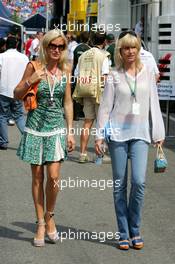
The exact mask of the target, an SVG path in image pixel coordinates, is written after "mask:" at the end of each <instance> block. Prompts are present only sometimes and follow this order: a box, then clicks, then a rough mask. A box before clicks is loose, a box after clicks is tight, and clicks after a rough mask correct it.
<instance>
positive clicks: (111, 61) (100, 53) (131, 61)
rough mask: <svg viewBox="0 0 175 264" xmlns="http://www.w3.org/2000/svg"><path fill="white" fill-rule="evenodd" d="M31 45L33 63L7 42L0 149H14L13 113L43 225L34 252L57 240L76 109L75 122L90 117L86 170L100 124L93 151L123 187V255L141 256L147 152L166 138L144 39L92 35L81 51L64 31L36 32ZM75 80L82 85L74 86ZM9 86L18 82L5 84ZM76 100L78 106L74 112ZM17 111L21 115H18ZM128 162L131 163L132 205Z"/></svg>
mask: <svg viewBox="0 0 175 264" xmlns="http://www.w3.org/2000/svg"><path fill="white" fill-rule="evenodd" d="M29 44H30V45H28V46H27V47H28V48H27V52H28V53H27V56H28V57H27V56H26V55H24V54H20V52H18V51H17V50H16V48H15V47H16V45H17V41H16V39H15V37H14V36H11V37H9V38H7V41H6V49H7V51H4V50H3V49H4V48H5V43H4V42H2V54H0V73H1V75H0V76H1V77H0V121H1V122H0V148H1V150H6V149H7V145H8V138H7V120H8V115H9V112H10V113H11V114H12V115H13V116H14V119H15V121H16V123H17V125H18V127H19V129H20V131H21V133H22V137H21V141H20V144H19V147H18V150H17V155H18V156H19V158H20V159H21V160H23V161H25V162H28V163H29V164H30V165H31V171H32V194H33V201H34V206H35V211H36V218H37V230H36V235H35V237H34V241H33V244H34V246H36V247H41V246H44V245H45V234H47V236H48V238H49V240H50V241H51V242H52V243H56V241H57V240H58V233H57V230H56V225H55V221H54V218H53V216H54V209H55V204H56V198H57V194H58V184H57V183H58V182H59V179H60V168H61V164H62V161H63V160H64V159H65V158H66V157H67V153H68V152H71V151H73V150H74V149H75V139H74V135H73V133H72V131H73V108H74V109H76V111H75V113H76V115H77V116H76V119H77V117H79V116H78V115H79V114H81V113H82V112H83V114H84V123H83V129H82V130H81V137H80V157H79V162H80V163H81V164H82V163H85V162H88V161H89V157H88V140H89V135H90V130H91V128H92V125H93V123H94V121H96V132H97V133H96V136H95V140H94V141H95V150H94V151H95V152H96V154H97V156H104V154H105V153H104V145H106V148H108V151H109V154H110V157H111V164H112V171H113V181H114V182H116V180H117V181H119V182H120V185H119V186H117V187H116V186H115V184H114V190H113V196H114V205H115V212H116V219H117V225H118V231H119V233H120V240H119V242H118V247H119V249H121V250H128V249H129V247H130V243H131V244H132V247H133V248H134V249H141V248H143V246H144V241H143V238H142V235H141V230H140V228H141V218H142V207H143V201H144V191H145V181H146V168H147V158H148V148H149V145H150V143H151V140H152V141H153V143H154V144H155V145H156V146H158V145H159V146H161V145H162V144H163V141H164V138H165V131H164V124H163V119H162V115H161V110H160V106H159V99H158V94H157V87H156V82H157V81H158V74H159V72H158V69H157V66H156V63H155V61H154V58H153V56H152V55H151V54H150V53H145V52H144V51H143V50H141V39H140V37H139V36H138V35H137V34H136V33H135V32H134V31H132V30H131V31H130V30H128V31H124V32H121V33H120V35H119V37H118V38H117V39H116V40H115V37H114V36H113V35H112V34H107V35H106V33H104V32H100V31H97V32H94V33H93V34H89V33H88V32H82V33H81V35H80V43H78V42H77V41H76V36H74V35H72V34H71V33H68V34H67V35H66V36H65V35H64V34H63V33H62V32H61V31H60V30H59V29H53V30H50V31H48V32H47V33H46V34H45V35H43V33H42V32H37V34H36V36H35V37H34V38H32V39H31V40H30V43H29ZM29 59H30V61H29ZM16 61H18V63H16ZM148 61H149V62H148ZM14 63H15V66H14ZM147 64H149V67H148V66H147ZM17 65H18V66H17ZM11 67H12V68H13V70H11ZM14 67H15V72H14ZM17 67H18V68H17ZM70 76H71V77H72V76H74V77H75V78H73V80H74V81H73V82H72V81H71V80H72V78H70ZM9 79H10V80H11V82H10V83H9V82H6V81H7V80H9ZM34 85H37V90H36V91H37V92H36V100H37V105H36V107H35V108H34V109H32V110H31V111H29V112H28V114H27V120H26V122H25V125H24V121H23V120H22V121H21V118H23V114H22V112H21V109H22V103H21V101H22V100H23V98H24V97H25V96H26V94H27V93H28V91H31V89H32V88H33V86H34ZM7 88H8V89H7ZM7 90H8V93H7ZM13 93H14V94H13ZM72 98H73V99H74V101H75V102H76V103H75V105H74V107H73V101H72ZM17 103H18V104H19V108H20V111H17V107H16V104H17ZM13 105H15V107H13ZM77 107H79V112H78V111H77ZM149 111H150V112H151V119H152V133H151V135H150V122H149ZM15 113H18V114H17V115H16V114H15ZM64 117H65V121H66V124H67V135H65V134H62V133H61V131H62V130H63V129H64V128H65V124H64ZM74 117H75V116H74ZM19 119H20V121H19ZM19 123H20V124H22V125H21V128H20V126H19ZM128 159H130V162H131V186H130V193H129V201H128V199H127V190H128V186H127V178H128ZM44 166H46V171H45V170H44ZM45 173H46V174H47V182H46V189H45V191H44V174H45Z"/></svg>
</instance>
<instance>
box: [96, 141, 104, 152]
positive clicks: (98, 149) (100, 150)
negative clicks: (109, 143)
mask: <svg viewBox="0 0 175 264" xmlns="http://www.w3.org/2000/svg"><path fill="white" fill-rule="evenodd" d="M103 144H104V139H97V140H96V141H95V152H96V154H97V155H101V154H102V155H103V154H104V151H103V150H102V145H103Z"/></svg>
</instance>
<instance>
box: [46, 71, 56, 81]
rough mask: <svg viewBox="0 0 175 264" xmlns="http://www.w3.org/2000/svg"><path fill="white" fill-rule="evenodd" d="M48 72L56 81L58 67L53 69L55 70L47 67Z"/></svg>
mask: <svg viewBox="0 0 175 264" xmlns="http://www.w3.org/2000/svg"><path fill="white" fill-rule="evenodd" d="M53 71H54V72H53ZM46 72H47V74H48V75H49V77H50V78H51V79H52V81H54V80H55V78H56V76H57V74H58V68H56V70H55V69H53V70H48V69H47V68H46Z"/></svg>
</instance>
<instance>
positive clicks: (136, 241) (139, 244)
mask: <svg viewBox="0 0 175 264" xmlns="http://www.w3.org/2000/svg"><path fill="white" fill-rule="evenodd" d="M131 241H132V246H133V248H134V249H142V248H143V247H144V241H143V239H142V238H141V237H140V236H138V237H133V238H132V239H131Z"/></svg>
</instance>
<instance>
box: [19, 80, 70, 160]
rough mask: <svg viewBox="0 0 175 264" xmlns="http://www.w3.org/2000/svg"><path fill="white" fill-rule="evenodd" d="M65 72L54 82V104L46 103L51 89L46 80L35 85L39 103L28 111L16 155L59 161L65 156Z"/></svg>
mask: <svg viewBox="0 0 175 264" xmlns="http://www.w3.org/2000/svg"><path fill="white" fill-rule="evenodd" d="M65 88H66V76H63V77H62V79H61V81H60V82H57V83H56V85H55V90H54V101H55V104H54V106H49V103H48V101H49V98H50V91H49V85H48V82H47V81H46V80H41V81H40V83H39V85H38V91H37V101H38V107H37V108H36V109H35V110H33V111H30V112H28V115H27V120H26V126H25V129H24V133H23V135H22V139H21V142H20V145H19V148H18V150H17V156H19V158H20V159H21V160H23V161H26V162H28V163H30V164H37V165H42V164H45V163H46V162H56V161H62V160H63V159H64V158H65V156H66V140H65V137H66V130H65V124H64V117H63V110H62V105H63V99H64V94H65Z"/></svg>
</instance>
